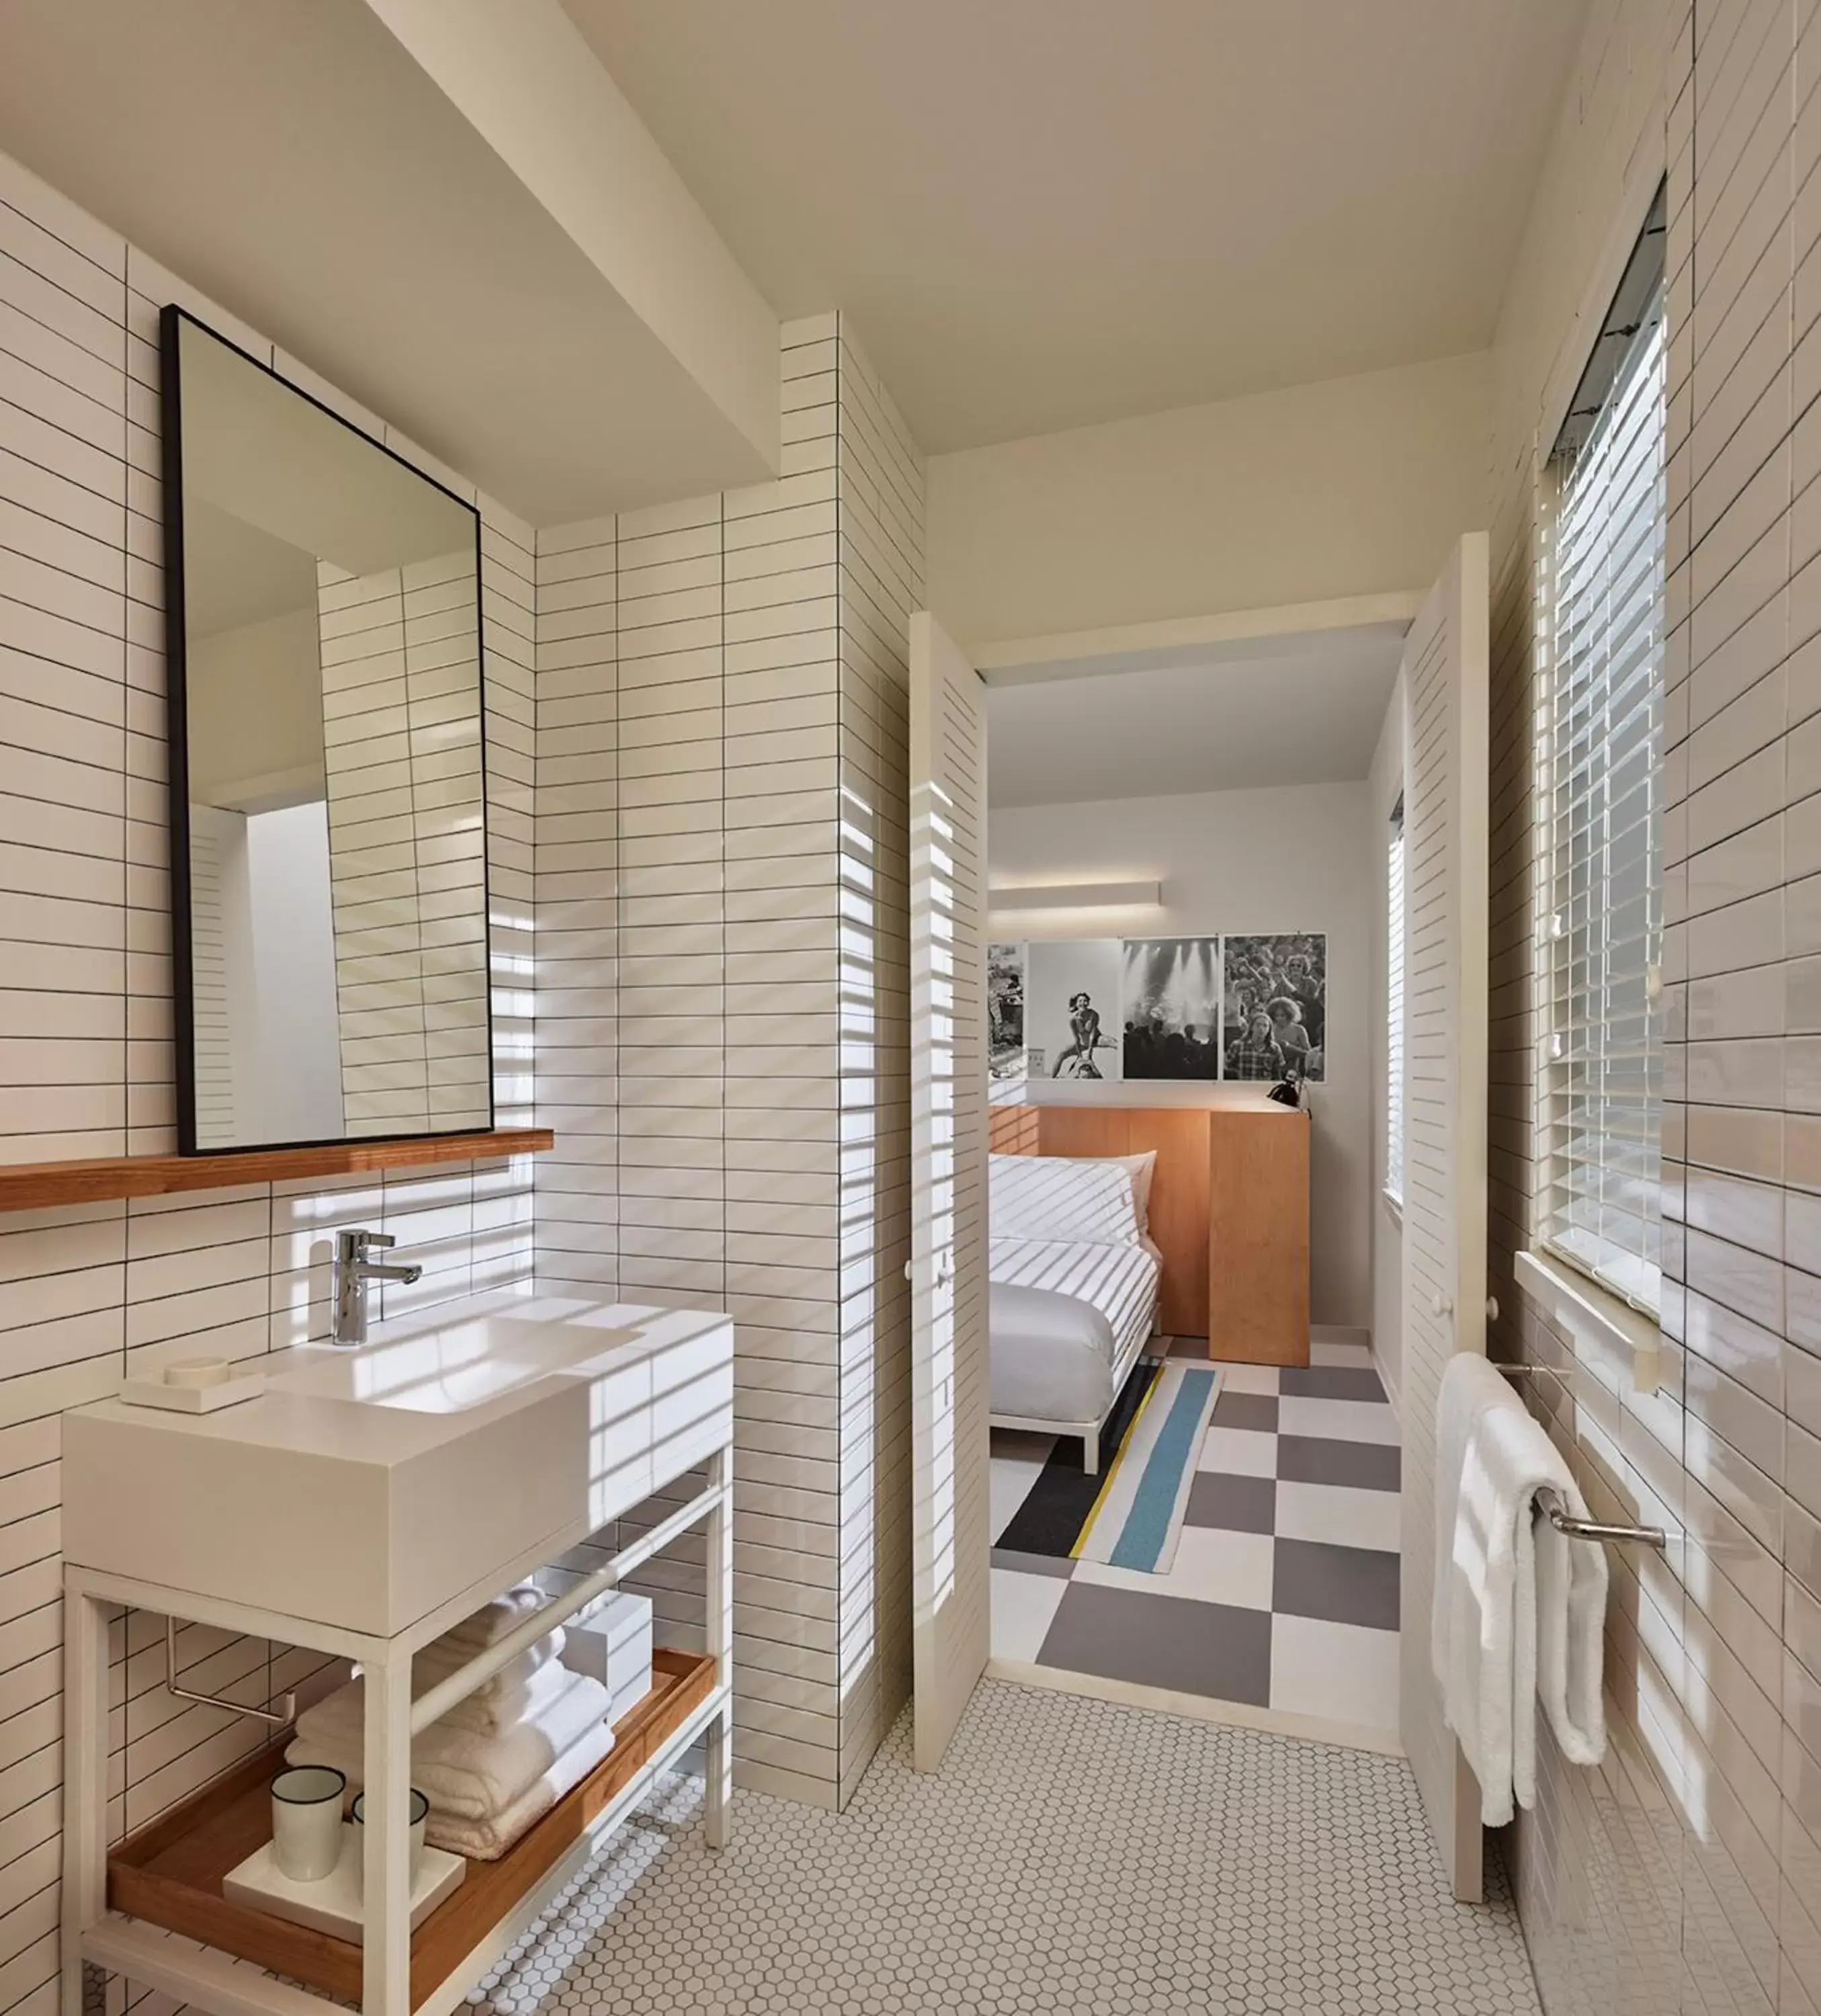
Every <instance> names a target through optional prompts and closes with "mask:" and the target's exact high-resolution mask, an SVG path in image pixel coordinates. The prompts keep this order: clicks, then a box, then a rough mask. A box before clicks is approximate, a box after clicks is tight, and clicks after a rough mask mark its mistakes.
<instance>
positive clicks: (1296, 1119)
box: [1207, 1107, 1309, 1365]
mask: <svg viewBox="0 0 1821 2016" xmlns="http://www.w3.org/2000/svg"><path fill="white" fill-rule="evenodd" d="M1207 1118H1208V1185H1207V1195H1208V1208H1207V1355H1208V1356H1209V1357H1210V1358H1224V1359H1241V1360H1243V1361H1245V1362H1247V1363H1251V1364H1254V1365H1307V1364H1308V1362H1309V1117H1308V1113H1307V1112H1306V1111H1295V1110H1293V1109H1291V1108H1290V1107H1272V1108H1271V1109H1269V1110H1268V1111H1258V1110H1254V1109H1253V1108H1251V1107H1243V1108H1241V1107H1224V1108H1217V1109H1215V1111H1212V1112H1211V1113H1210V1114H1208V1116H1207Z"/></svg>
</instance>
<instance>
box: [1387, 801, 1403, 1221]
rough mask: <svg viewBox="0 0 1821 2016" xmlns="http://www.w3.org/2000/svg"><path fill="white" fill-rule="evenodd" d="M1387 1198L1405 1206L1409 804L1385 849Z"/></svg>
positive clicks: (1395, 815)
mask: <svg viewBox="0 0 1821 2016" xmlns="http://www.w3.org/2000/svg"><path fill="white" fill-rule="evenodd" d="M1386 857H1387V860H1386V866H1387V873H1386V878H1385V880H1386V889H1387V897H1388V901H1387V905H1386V911H1387V915H1386V923H1385V1120H1384V1126H1385V1155H1384V1171H1385V1174H1384V1186H1385V1194H1386V1195H1387V1197H1391V1198H1392V1199H1393V1200H1394V1201H1395V1202H1397V1203H1398V1204H1402V1202H1403V1201H1404V801H1403V800H1402V798H1401V797H1400V798H1399V799H1398V802H1397V806H1396V808H1395V810H1394V811H1393V812H1392V813H1391V837H1390V840H1389V841H1388V842H1387V846H1386Z"/></svg>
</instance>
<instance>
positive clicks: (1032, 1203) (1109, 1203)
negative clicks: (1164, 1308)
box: [987, 1155, 1138, 1246]
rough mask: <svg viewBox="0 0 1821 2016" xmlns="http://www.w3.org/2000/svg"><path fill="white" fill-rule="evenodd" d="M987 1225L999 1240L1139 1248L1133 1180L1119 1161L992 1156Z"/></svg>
mask: <svg viewBox="0 0 1821 2016" xmlns="http://www.w3.org/2000/svg"><path fill="white" fill-rule="evenodd" d="M987 1179H988V1215H987V1226H988V1230H989V1231H990V1232H991V1234H992V1236H993V1237H994V1238H995V1239H1061V1240H1073V1241H1075V1242H1077V1243H1078V1244H1083V1245H1092V1246H1135V1245H1136V1244H1137V1243H1138V1214H1137V1211H1135V1208H1134V1206H1133V1200H1132V1176H1131V1175H1130V1173H1129V1172H1128V1171H1127V1170H1126V1169H1125V1168H1123V1167H1122V1166H1121V1164H1120V1163H1118V1162H1117V1161H1111V1160H1108V1161H1098V1160H1096V1161H1075V1160H1074V1159H1072V1158H1071V1157H1066V1156H1061V1155H991V1156H989V1157H988V1161H987Z"/></svg>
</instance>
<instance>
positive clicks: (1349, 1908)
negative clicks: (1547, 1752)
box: [473, 1681, 1538, 2016]
mask: <svg viewBox="0 0 1821 2016" xmlns="http://www.w3.org/2000/svg"><path fill="white" fill-rule="evenodd" d="M700 1789H701V1788H700V1780H696V1779H694V1778H686V1777H680V1776H679V1777H673V1778H671V1779H670V1780H668V1781H667V1784H666V1785H665V1786H664V1787H663V1788H662V1789H661V1790H660V1792H659V1794H658V1795H657V1797H656V1798H654V1799H653V1801H652V1802H650V1805H648V1806H647V1807H646V1809H645V1810H644V1812H643V1813H642V1815H641V1816H639V1818H638V1819H637V1820H635V1822H634V1823H632V1825H631V1826H629V1827H627V1828H626V1829H625V1830H624V1831H623V1832H622V1833H621V1835H620V1836H619V1837H618V1838H617V1840H616V1841H614V1843H613V1845H611V1846H610V1849H609V1850H608V1851H607V1852H606V1853H605V1854H604V1855H603V1856H601V1857H600V1858H599V1859H597V1860H596V1862H595V1863H594V1864H593V1865H592V1867H590V1868H589V1869H588V1870H587V1871H586V1872H585V1874H583V1875H582V1876H581V1877H578V1879H577V1880H576V1881H575V1882H574V1884H572V1885H570V1888H568V1889H567V1891H566V1892H564V1893H563V1896H562V1897H561V1898H560V1899H558V1901H557V1903H556V1905H555V1906H553V1907H552V1910H551V1911H550V1912H549V1913H548V1914H547V1915H546V1917H545V1919H544V1920H543V1921H542V1922H541V1923H540V1924H539V1925H538V1926H537V1927H535V1928H533V1930H532V1931H531V1934H530V1935H527V1938H526V1939H525V1940H524V1941H523V1942H521V1944H520V1946H519V1947H518V1948H517V1949H516V1950H515V1952H514V1953H513V1954H512V1955H511V1956H509V1958H508V1959H507V1960H506V1961H505V1962H504V1963H503V1964H502V1966H501V1967H499V1968H498V1971H496V1972H495V1975H493V1976H492V1977H491V1979H490V1980H489V1982H488V1983H487V1984H486V1985H484V1987H483V1988H482V1989H480V1990H479V1991H477V1993H476V1995H475V1996H474V1997H473V2001H474V2003H476V2004H477V2005H479V2006H480V2007H482V2008H484V2009H486V2010H488V2011H492V2012H495V2016H533V2012H538V2016H553V2012H558V2011H561V2012H564V2016H570V2012H574V2016H580V2013H581V2012H584V2011H585V2012H587V2016H648V2012H657V2011H665V2012H671V2016H682V2012H700V2016H748V2013H749V2012H750V2016H833V2012H840V2016H924V2012H927V2011H981V2012H982V2013H983V2016H1064V2012H1067V2013H1068V2016H1077V2013H1078V2016H1162V2012H1165V2011H1168V2012H1171V2016H1175V2012H1184V2016H1189V2012H1194V2016H1200V2012H1218V2016H1536V2012H1537V2010H1538V2003H1537V1999H1536V1989H1535V1983H1534V1981H1533V1979H1532V1977H1531V1970H1530V1964H1529V1961H1528V1958H1527V1957H1526V1956H1525V1952H1524V1939H1523V1935H1522V1934H1521V1932H1520V1930H1519V1928H1518V1924H1517V1916H1516V1913H1515V1911H1514V1910H1513V1906H1512V1904H1511V1902H1510V1895H1509V1893H1508V1892H1507V1891H1506V1888H1505V1887H1504V1885H1503V1880H1502V1878H1497V1877H1495V1895H1494V1896H1493V1898H1492V1901H1491V1902H1490V1903H1488V1904H1486V1905H1484V1906H1467V1905H1460V1904H1456V1903H1455V1902H1454V1901H1453V1900H1452V1898H1451V1897H1449V1895H1448V1893H1447V1889H1446V1886H1445V1884H1444V1882H1443V1880H1442V1874H1441V1863H1440V1860H1439V1858H1438V1856H1437V1853H1436V1851H1435V1849H1434V1846H1433V1845H1432V1843H1431V1840H1430V1837H1429V1831H1428V1827H1427V1824H1426V1823H1425V1821H1424V1820H1423V1813H1422V1809H1421V1805H1420V1801H1419V1799H1418V1796H1417V1793H1416V1786H1415V1784H1414V1783H1413V1780H1412V1779H1411V1777H1410V1775H1409V1769H1408V1768H1407V1766H1405V1764H1404V1763H1403V1762H1402V1760H1401V1759H1395V1758H1391V1757H1384V1756H1374V1755H1369V1754H1366V1753H1364V1752H1360V1751H1346V1750H1340V1749H1333V1748H1326V1747H1325V1746H1319V1745H1316V1744H1308V1743H1301V1742H1297V1741H1292V1740H1290V1739H1288V1738H1286V1737H1277V1736H1268V1735H1264V1734H1261V1733H1258V1732H1257V1731H1254V1730H1241V1729H1229V1728H1224V1727H1221V1726H1215V1725H1212V1724H1209V1723H1200V1722H1190V1721H1186V1720H1182V1719H1178V1718H1176V1717H1175V1716H1171V1715H1158V1714H1153V1713H1151V1712H1149V1711H1147V1710H1144V1709H1140V1708H1126V1707H1123V1706H1119V1705H1115V1704H1114V1703H1111V1702H1107V1701H1092V1700H1089V1699H1085V1698H1082V1697H1076V1696H1072V1695H1065V1694H1052V1693H1048V1692H1044V1691H1040V1690H1036V1689H1031V1688H1026V1687H1015V1686H1012V1685H1009V1684H1006V1683H1000V1682H995V1681H988V1682H986V1683H983V1684H982V1686H981V1688H980V1690H979V1691H978V1693H977V1694H976V1696H975V1697H974V1701H973V1705H972V1706H971V1707H970V1709H969V1711H968V1713H967V1715H966V1719H965V1721H964V1722H963V1725H962V1727H961V1730H960V1731H959V1734H958V1736H957V1737H956V1739H955V1747H954V1748H953V1750H952V1752H951V1754H950V1756H949V1759H948V1762H947V1764H946V1765H945V1767H944V1769H943V1770H942V1771H941V1773H940V1774H938V1775H937V1776H934V1777H918V1776H916V1774H915V1773H913V1772H912V1769H911V1768H910V1742H909V1720H908V1718H907V1719H904V1720H902V1721H901V1722H900V1723H899V1724H898V1727H897V1728H896V1729H895V1730H894V1731H893V1733H892V1734H891V1737H890V1738H889V1740H888V1741H887V1743H886V1744H885V1746H884V1748H883V1749H882V1750H881V1751H880V1755H879V1756H878V1758H877V1759H876V1761H875V1762H874V1763H873V1767H872V1769H871V1770H870V1771H869V1773H867V1776H866V1780H865V1782H864V1783H863V1784H862V1785H861V1787H860V1789H859V1791H858V1792H857V1793H856V1794H855V1797H854V1799H853V1801H852V1802H851V1805H849V1807H848V1811H847V1812H846V1813H844V1814H842V1815H839V1816H837V1815H836V1814H833V1813H822V1812H819V1811H816V1810H814V1809H811V1808H809V1807H807V1806H800V1805H792V1804H789V1803H786V1802H783V1801H781V1800H776V1799H769V1798H761V1797H760V1796H758V1795H756V1794H753V1793H747V1792H742V1793H740V1794H738V1795H736V1798H735V1799H734V1802H733V1805H732V1815H731V1823H730V1834H729V1844H728V1845H727V1847H726V1848H725V1849H723V1850H722V1851H721V1852H719V1853H718V1854H717V1853H714V1852H712V1851H711V1850H710V1849H708V1848H707V1847H706V1846H705V1845H704V1842H703V1839H702V1834H701V1828H700V1818H699V1815H700Z"/></svg>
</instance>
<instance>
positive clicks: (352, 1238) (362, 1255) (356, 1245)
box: [329, 1229, 423, 1344]
mask: <svg viewBox="0 0 1821 2016" xmlns="http://www.w3.org/2000/svg"><path fill="white" fill-rule="evenodd" d="M397 1244H398V1240H396V1239H394V1237H392V1235H391V1233H389V1232H368V1231H366V1230H365V1229H358V1230H355V1231H353V1232H338V1233H336V1235H335V1321H334V1324H333V1327H332V1328H331V1330H330V1331H329V1341H330V1342H331V1343H332V1344H365V1342H366V1341H367V1283H368V1282H369V1281H404V1282H406V1283H410V1282H412V1281H420V1280H423V1269H422V1268H421V1267H412V1266H391V1265H387V1264H386V1263H384V1262H380V1261H377V1260H369V1258H367V1255H369V1253H371V1252H372V1251H373V1249H374V1248H375V1247H390V1246H396V1245H397Z"/></svg>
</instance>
